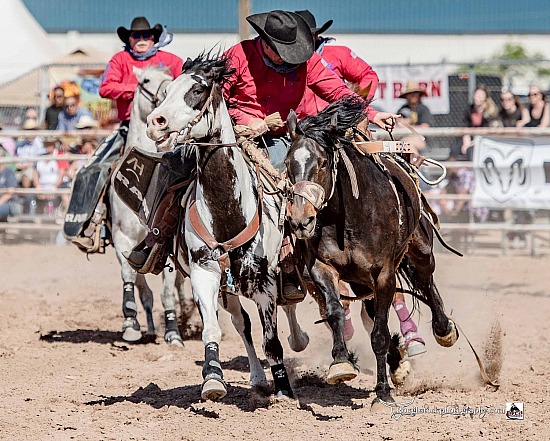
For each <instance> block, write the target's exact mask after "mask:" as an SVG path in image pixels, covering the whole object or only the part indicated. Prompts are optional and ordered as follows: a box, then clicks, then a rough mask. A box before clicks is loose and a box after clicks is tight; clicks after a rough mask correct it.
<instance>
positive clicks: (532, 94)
mask: <svg viewBox="0 0 550 441" xmlns="http://www.w3.org/2000/svg"><path fill="white" fill-rule="evenodd" d="M539 95H540V92H532V93H530V94H529V96H539Z"/></svg>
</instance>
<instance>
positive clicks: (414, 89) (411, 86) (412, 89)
mask: <svg viewBox="0 0 550 441" xmlns="http://www.w3.org/2000/svg"><path fill="white" fill-rule="evenodd" d="M409 93H419V94H420V96H426V95H427V93H426V91H425V90H424V89H421V88H420V86H419V84H418V83H417V82H416V81H407V87H405V90H404V91H403V92H401V95H399V98H406V96H407V95H408V94H409Z"/></svg>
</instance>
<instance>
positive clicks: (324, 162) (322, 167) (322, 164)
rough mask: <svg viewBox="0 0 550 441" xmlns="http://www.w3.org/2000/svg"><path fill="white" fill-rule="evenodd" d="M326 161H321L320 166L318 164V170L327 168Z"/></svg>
mask: <svg viewBox="0 0 550 441" xmlns="http://www.w3.org/2000/svg"><path fill="white" fill-rule="evenodd" d="M327 164H328V161H327V160H326V159H321V164H319V168H321V169H324V168H327Z"/></svg>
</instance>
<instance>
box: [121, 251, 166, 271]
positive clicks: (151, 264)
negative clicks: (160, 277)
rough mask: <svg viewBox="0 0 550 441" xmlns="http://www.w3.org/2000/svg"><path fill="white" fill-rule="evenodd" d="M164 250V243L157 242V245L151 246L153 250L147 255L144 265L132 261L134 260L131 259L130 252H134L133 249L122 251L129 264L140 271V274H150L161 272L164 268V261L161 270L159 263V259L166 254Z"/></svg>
mask: <svg viewBox="0 0 550 441" xmlns="http://www.w3.org/2000/svg"><path fill="white" fill-rule="evenodd" d="M163 250H164V244H162V243H156V244H155V245H153V248H151V252H150V253H149V256H148V257H147V260H145V262H144V263H143V265H139V264H136V263H135V262H132V260H130V258H129V257H130V254H131V253H132V251H124V252H123V253H122V255H123V256H124V257H125V258H126V260H127V261H128V264H129V265H130V266H131V267H132V269H134V270H135V271H136V272H138V273H140V274H149V273H153V274H159V273H161V272H162V270H163V269H164V262H162V267H160V270H159V265H158V261H159V260H160V258H161V257H162V255H163V254H164V253H163ZM136 251H141V249H139V250H136Z"/></svg>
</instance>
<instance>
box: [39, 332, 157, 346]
mask: <svg viewBox="0 0 550 441" xmlns="http://www.w3.org/2000/svg"><path fill="white" fill-rule="evenodd" d="M40 340H43V341H47V342H48V343H59V342H61V343H99V344H114V343H117V342H122V343H128V342H125V341H124V340H123V339H122V332H113V331H100V330H98V329H96V330H93V329H76V330H75V331H51V332H48V333H47V334H41V335H40ZM155 342H156V335H146V334H143V336H142V338H141V340H139V341H137V342H134V343H131V345H136V344H149V343H155Z"/></svg>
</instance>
